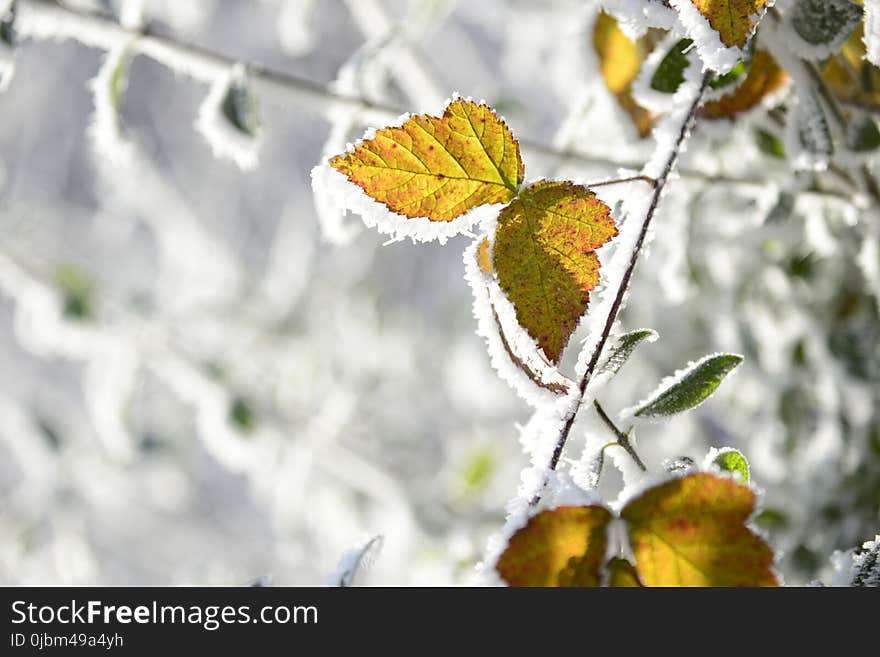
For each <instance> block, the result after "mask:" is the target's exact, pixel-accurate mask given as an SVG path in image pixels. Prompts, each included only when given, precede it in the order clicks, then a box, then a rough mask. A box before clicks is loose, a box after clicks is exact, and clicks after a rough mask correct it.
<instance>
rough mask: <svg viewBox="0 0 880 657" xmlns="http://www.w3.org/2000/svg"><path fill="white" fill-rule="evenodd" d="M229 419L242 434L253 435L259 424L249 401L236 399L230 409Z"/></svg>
mask: <svg viewBox="0 0 880 657" xmlns="http://www.w3.org/2000/svg"><path fill="white" fill-rule="evenodd" d="M229 419H230V420H232V423H233V424H234V425H235V426H236V427H237V428H238V430H239V431H241V432H242V433H251V432H252V431H253V430H254V428H255V427H256V424H257V419H256V416H255V415H254V411H253V409H252V408H251V406H250V404H248V402H247V400H245V399H243V398H241V397H236V398H235V399H234V400H233V401H232V404H231V406H230V407H229Z"/></svg>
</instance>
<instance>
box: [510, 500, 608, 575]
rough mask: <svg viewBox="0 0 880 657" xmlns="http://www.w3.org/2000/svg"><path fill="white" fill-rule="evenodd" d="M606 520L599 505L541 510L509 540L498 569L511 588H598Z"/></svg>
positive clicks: (603, 553) (604, 509)
mask: <svg viewBox="0 0 880 657" xmlns="http://www.w3.org/2000/svg"><path fill="white" fill-rule="evenodd" d="M610 520H611V512H610V511H608V509H606V508H604V507H601V506H563V507H559V508H557V509H554V510H552V511H542V512H541V513H539V514H537V515H535V516H533V517H532V518H531V519H530V520H529V522H528V524H527V525H526V526H525V527H523V528H522V529H520V530H519V531H518V532H516V533H515V534H514V535H513V536H512V537H511V539H510V542H509V543H508V545H507V549H506V550H505V551H504V553H503V554H502V555H501V557H500V558H499V559H498V564H497V565H496V570H497V571H498V574H499V575H500V576H501V578H502V579H504V581H506V582H507V583H508V584H509V585H511V586H599V583H600V578H601V570H600V569H601V567H602V562H603V561H604V559H605V544H606V537H605V534H606V529H607V526H608V522H609V521H610Z"/></svg>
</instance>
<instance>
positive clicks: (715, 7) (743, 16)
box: [692, 0, 768, 48]
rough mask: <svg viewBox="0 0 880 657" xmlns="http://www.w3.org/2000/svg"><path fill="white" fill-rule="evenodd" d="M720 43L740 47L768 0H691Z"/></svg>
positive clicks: (743, 44) (745, 40) (749, 34)
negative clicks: (716, 34) (719, 39)
mask: <svg viewBox="0 0 880 657" xmlns="http://www.w3.org/2000/svg"><path fill="white" fill-rule="evenodd" d="M692 2H693V4H694V5H695V6H696V7H697V9H698V10H699V12H700V13H701V14H702V15H703V17H704V18H705V19H706V20H708V21H709V25H711V26H712V29H714V30H715V31H716V32H718V35H719V36H720V37H721V41H722V43H724V45H726V46H736V47H738V48H742V47H743V46H745V45H746V42H747V41H748V40H749V36H751V34H752V30H754V29H755V25H756V16H757V15H758V14H759V12H760V11H761V10H762V9H763V8H764V7H765V6H766V5H767V4H768V0H692Z"/></svg>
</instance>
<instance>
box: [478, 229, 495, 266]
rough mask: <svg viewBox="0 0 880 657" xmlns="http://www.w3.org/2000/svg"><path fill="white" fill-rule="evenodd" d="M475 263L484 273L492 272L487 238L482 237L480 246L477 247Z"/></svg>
mask: <svg viewBox="0 0 880 657" xmlns="http://www.w3.org/2000/svg"><path fill="white" fill-rule="evenodd" d="M477 265H478V266H479V267H480V271H481V272H483V273H484V274H491V273H492V256H491V254H490V253H489V240H488V239H487V238H485V237H484V238H483V241H482V242H480V246H478V247H477Z"/></svg>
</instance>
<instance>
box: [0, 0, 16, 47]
mask: <svg viewBox="0 0 880 657" xmlns="http://www.w3.org/2000/svg"><path fill="white" fill-rule="evenodd" d="M15 41H16V34H15V3H14V2H13V3H12V4H10V5H9V9H7V11H6V14H5V15H3V16H0V43H3V44H4V45H5V46H6V47H8V48H14V47H15Z"/></svg>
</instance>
